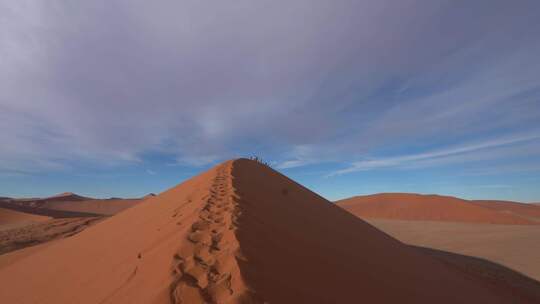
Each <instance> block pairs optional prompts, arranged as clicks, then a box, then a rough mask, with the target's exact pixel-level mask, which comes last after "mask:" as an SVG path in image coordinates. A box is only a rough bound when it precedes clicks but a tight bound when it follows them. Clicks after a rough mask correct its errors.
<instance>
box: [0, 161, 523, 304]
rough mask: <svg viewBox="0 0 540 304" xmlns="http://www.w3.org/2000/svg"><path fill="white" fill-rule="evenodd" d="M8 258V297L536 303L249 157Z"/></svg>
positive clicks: (2, 274)
mask: <svg viewBox="0 0 540 304" xmlns="http://www.w3.org/2000/svg"><path fill="white" fill-rule="evenodd" d="M26 250H27V249H23V250H21V251H19V252H13V253H9V254H6V255H4V256H0V265H1V264H2V261H5V260H8V261H9V258H10V257H12V255H15V254H23V253H24V252H25V251H26ZM11 261H14V262H12V263H9V262H8V263H5V264H4V266H3V267H2V268H1V269H0V302H2V303H4V302H5V303H171V302H172V303H358V302H366V303H516V302H519V303H533V302H532V301H528V300H527V299H525V298H522V297H521V295H520V294H519V293H514V294H512V292H513V291H511V290H509V289H507V288H505V287H504V286H497V288H494V287H493V286H492V285H491V284H489V283H486V282H484V281H482V280H480V279H478V278H476V277H474V276H469V275H467V274H465V273H463V272H461V271H458V270H456V269H454V268H452V267H449V266H447V265H445V264H443V263H442V262H440V261H439V260H437V259H435V258H432V257H430V256H429V255H426V254H422V253H420V252H419V251H417V250H414V249H412V248H409V247H408V246H405V245H403V244H402V243H400V242H398V241H396V240H394V239H392V238H391V237H389V236H388V235H386V234H384V233H382V232H380V231H379V230H377V229H375V228H374V227H373V226H371V225H369V224H367V223H365V222H363V221H361V220H359V219H357V218H356V217H354V216H353V215H351V214H349V213H348V212H346V211H344V210H342V209H341V208H339V207H337V206H335V205H333V204H332V203H330V202H328V201H326V200H325V199H323V198H321V197H320V196H318V195H316V194H314V193H313V192H311V191H309V190H308V189H306V188H303V187H302V186H300V185H298V184H296V183H295V182H293V181H291V180H289V179H288V178H286V177H285V176H283V175H281V174H279V173H277V172H275V171H273V170H271V169H270V168H268V167H266V166H263V165H261V164H258V163H255V162H254V161H249V160H237V161H234V162H232V161H229V162H226V163H224V164H222V165H219V166H217V167H215V168H213V169H211V170H209V171H207V172H205V173H203V174H201V175H199V176H196V177H194V178H192V179H190V180H188V181H186V182H184V183H182V184H180V185H179V186H176V187H174V188H172V189H170V190H168V191H166V192H164V193H162V194H160V195H159V196H156V197H154V198H151V199H149V200H146V201H144V202H142V203H141V204H139V205H137V206H135V207H133V208H130V209H128V210H126V211H124V212H122V213H119V214H117V215H115V216H113V217H111V218H109V219H107V220H105V221H103V222H101V223H99V224H97V225H95V226H93V227H90V228H88V229H86V230H84V231H83V232H81V233H80V234H78V235H75V236H73V237H71V238H68V239H64V240H60V241H57V242H54V243H50V244H49V245H47V246H46V247H45V248H42V249H41V250H39V251H36V252H32V254H28V255H27V256H25V257H24V258H21V259H11Z"/></svg>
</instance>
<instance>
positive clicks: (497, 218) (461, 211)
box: [336, 193, 538, 225]
mask: <svg viewBox="0 0 540 304" xmlns="http://www.w3.org/2000/svg"><path fill="white" fill-rule="evenodd" d="M336 204H337V205H338V206H340V207H342V208H344V209H345V210H347V211H349V212H351V213H353V214H354V215H356V216H359V217H365V218H382V219H396V220H422V221H455V222H471V223H486V224H505V225H535V224H538V222H535V221H533V220H531V219H529V218H524V217H523V216H520V215H516V214H511V213H506V212H500V210H494V209H492V208H486V207H485V205H484V203H481V202H479V203H478V204H475V203H474V201H473V202H471V201H466V200H463V199H459V198H456V197H451V196H442V195H422V194H410V193H380V194H373V195H366V196H355V197H351V198H348V199H344V200H340V201H337V202H336Z"/></svg>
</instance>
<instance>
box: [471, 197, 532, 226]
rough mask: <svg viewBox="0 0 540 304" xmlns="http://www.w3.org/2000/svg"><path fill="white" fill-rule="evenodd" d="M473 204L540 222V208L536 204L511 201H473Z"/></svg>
mask: <svg viewBox="0 0 540 304" xmlns="http://www.w3.org/2000/svg"><path fill="white" fill-rule="evenodd" d="M471 202H472V203H473V204H475V205H478V206H481V207H484V208H489V209H493V210H496V211H499V212H504V213H508V214H511V215H514V216H518V217H522V218H525V219H527V220H531V221H536V222H540V207H539V206H538V205H534V204H523V203H516V202H509V201H487V200H476V201H471Z"/></svg>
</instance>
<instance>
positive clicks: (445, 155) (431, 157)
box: [329, 134, 540, 176]
mask: <svg viewBox="0 0 540 304" xmlns="http://www.w3.org/2000/svg"><path fill="white" fill-rule="evenodd" d="M539 139H540V135H536V134H534V135H524V136H513V137H507V138H500V139H495V140H490V141H483V142H477V143H469V144H466V145H461V146H454V147H447V148H445V149H440V150H435V151H429V152H424V153H417V154H411V155H402V156H395V157H387V158H378V159H368V160H363V161H358V162H354V163H352V164H351V165H350V166H349V167H348V168H345V169H341V170H337V171H335V172H332V173H331V174H330V175H329V176H335V175H341V174H347V173H353V172H358V171H369V170H376V169H381V168H396V167H411V166H417V165H422V164H423V163H425V162H429V165H431V166H435V165H440V164H447V163H448V160H449V159H450V158H451V157H454V156H457V155H462V154H470V153H474V152H480V153H484V152H485V150H486V149H495V148H500V147H505V146H508V145H515V144H520V143H525V142H530V141H538V140H539ZM457 160H458V161H464V160H466V158H457ZM454 161H455V159H454Z"/></svg>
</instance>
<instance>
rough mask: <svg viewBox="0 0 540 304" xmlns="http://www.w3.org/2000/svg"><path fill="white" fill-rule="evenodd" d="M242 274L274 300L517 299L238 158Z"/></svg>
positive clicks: (262, 294) (236, 180)
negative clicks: (503, 294)
mask: <svg viewBox="0 0 540 304" xmlns="http://www.w3.org/2000/svg"><path fill="white" fill-rule="evenodd" d="M233 185H234V187H235V189H236V191H237V194H238V196H239V198H240V202H239V207H240V210H241V213H240V215H239V218H238V222H239V225H238V230H237V236H238V240H239V243H240V248H241V252H242V255H243V257H244V258H245V259H243V260H240V266H241V270H242V274H243V276H244V278H245V280H246V282H247V284H248V285H249V286H250V287H251V288H252V290H254V291H255V292H256V298H257V299H261V300H262V301H268V302H269V303H353V302H358V301H366V302H369V303H481V302H484V301H487V302H491V301H494V302H503V303H504V302H507V301H508V303H510V302H511V301H510V300H508V299H507V298H506V299H505V296H502V295H497V296H495V294H493V293H491V292H489V291H488V288H489V287H487V285H484V284H483V282H480V281H477V280H475V279H472V278H469V277H467V276H462V274H461V273H457V272H454V271H453V270H452V269H449V268H447V267H445V266H444V265H442V264H441V263H439V261H436V260H433V259H431V258H430V257H428V256H424V255H422V254H420V253H417V252H416V251H414V250H411V249H410V248H408V247H406V246H403V245H402V244H401V243H399V242H397V241H395V240H394V239H392V238H390V237H388V236H387V235H385V234H384V233H381V232H380V231H378V230H377V229H375V228H373V227H372V226H370V225H368V224H366V223H365V222H363V221H360V220H358V219H356V218H355V217H354V216H352V215H350V214H347V213H346V212H344V211H343V210H340V208H338V207H337V206H334V205H333V204H331V203H330V202H328V201H326V200H325V199H323V198H321V197H319V196H318V195H316V194H314V193H313V192H311V191H309V190H308V189H306V188H304V187H302V186H300V185H298V184H297V183H295V182H293V181H291V180H289V179H288V178H286V177H284V176H282V175H280V174H279V173H277V172H275V171H273V170H271V169H269V168H267V167H264V166H262V165H260V164H257V163H254V162H250V161H247V160H238V161H236V162H235V163H234V165H233Z"/></svg>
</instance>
